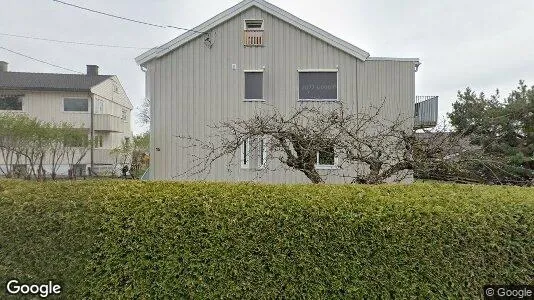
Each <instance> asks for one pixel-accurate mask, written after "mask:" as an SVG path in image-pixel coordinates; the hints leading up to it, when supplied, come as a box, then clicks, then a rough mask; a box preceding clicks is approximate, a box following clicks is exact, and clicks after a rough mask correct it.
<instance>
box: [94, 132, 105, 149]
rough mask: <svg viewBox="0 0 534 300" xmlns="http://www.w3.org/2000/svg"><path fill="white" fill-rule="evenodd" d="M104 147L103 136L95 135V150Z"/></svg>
mask: <svg viewBox="0 0 534 300" xmlns="http://www.w3.org/2000/svg"><path fill="white" fill-rule="evenodd" d="M103 146H104V136H103V135H101V134H97V135H96V136H95V148H102V147H103Z"/></svg>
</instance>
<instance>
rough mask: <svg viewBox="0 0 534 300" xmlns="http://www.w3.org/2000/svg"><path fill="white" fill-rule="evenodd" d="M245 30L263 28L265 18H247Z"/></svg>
mask: <svg viewBox="0 0 534 300" xmlns="http://www.w3.org/2000/svg"><path fill="white" fill-rule="evenodd" d="M245 30H263V20H245Z"/></svg>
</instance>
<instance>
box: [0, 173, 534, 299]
mask: <svg viewBox="0 0 534 300" xmlns="http://www.w3.org/2000/svg"><path fill="white" fill-rule="evenodd" d="M533 216H534V189H532V188H519V187H502V186H491V187H490V186H475V185H447V184H438V183H432V184H413V185H378V186H359V185H351V186H348V185H259V184H223V183H168V182H167V183H164V182H149V183H147V182H135V181H79V182H46V183H34V182H23V181H0V278H1V279H4V281H5V282H7V280H8V279H11V278H18V279H20V281H26V282H28V281H29V282H38V283H39V282H44V283H46V282H47V281H48V280H53V281H55V282H61V284H62V285H63V291H64V292H63V293H62V297H64V298H67V299H80V298H87V299H164V298H172V299H176V298H196V299H205V298H207V299H212V298H232V299H233V298H238V299H251V298H252V299H272V298H446V297H448V298H477V297H479V295H480V292H481V288H482V286H483V285H486V284H510V283H515V284H534V242H533V241H534V217H533ZM5 282H2V283H1V284H2V285H3V286H4V287H5ZM4 287H3V288H1V289H0V290H2V291H1V292H0V298H4V296H5V294H1V293H5V291H3V290H4ZM60 298H61V297H60Z"/></svg>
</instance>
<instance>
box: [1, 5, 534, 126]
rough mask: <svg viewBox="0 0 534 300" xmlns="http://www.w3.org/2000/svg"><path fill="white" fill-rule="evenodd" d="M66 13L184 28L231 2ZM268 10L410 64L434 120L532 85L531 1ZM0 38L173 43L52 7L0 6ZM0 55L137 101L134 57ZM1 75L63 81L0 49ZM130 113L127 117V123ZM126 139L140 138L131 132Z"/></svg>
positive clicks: (61, 51)
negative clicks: (459, 97)
mask: <svg viewBox="0 0 534 300" xmlns="http://www.w3.org/2000/svg"><path fill="white" fill-rule="evenodd" d="M67 2H69V3H73V4H75V5H79V6H83V7H90V8H92V9H95V10H99V11H104V12H109V13H113V14H116V15H119V16H124V17H128V18H132V19H138V20H144V21H146V22H150V23H154V24H172V25H173V26H178V27H182V28H193V27H195V26H196V25H198V24H200V23H202V22H203V21H205V20H207V19H209V18H211V17H212V16H214V15H216V14H218V13H219V12H221V11H223V10H225V9H227V8H229V7H231V6H232V5H235V4H237V3H238V2H239V1H238V0H217V1H215V0H196V1H176V0H160V1H141V0H112V1H109V0H92V1H82V0H69V1H67ZM270 2H271V3H273V4H275V5H277V6H279V7H281V8H283V9H285V10H287V11H289V12H290V13H293V14H295V15H296V16H298V17H300V18H302V19H304V20H306V21H308V22H310V23H312V24H314V25H316V26H318V27H321V28H323V29H324V30H326V31H328V32H330V33H332V34H334V35H336V36H338V37H340V38H342V39H344V40H346V41H348V42H350V43H352V44H354V45H356V46H358V47H360V48H362V49H364V50H366V51H368V52H369V53H370V54H371V55H372V56H396V57H419V58H420V59H421V61H422V63H423V64H422V66H421V68H420V69H419V72H417V73H416V94H421V95H423V94H424V95H426V94H428V95H439V96H440V110H439V113H440V115H441V116H443V115H444V114H445V112H447V111H449V110H450V108H451V103H452V101H453V100H455V98H456V92H457V90H460V89H464V88H465V87H467V86H470V87H472V88H473V89H475V90H477V91H480V90H485V91H487V92H491V91H493V90H495V89H497V88H499V89H500V90H501V92H502V93H503V94H507V92H508V91H510V90H512V89H513V88H514V87H515V86H516V83H517V82H518V81H519V79H524V80H526V83H527V84H529V85H530V84H534V72H532V70H534V56H532V53H534V41H533V40H532V34H531V28H534V19H532V18H531V16H532V15H533V14H534V1H531V0H514V1H487V0H473V1H467V2H466V1H463V0H450V1H439V2H437V1H421V0H406V1H393V0H377V1H364V0H356V1H355V0H334V1H329V2H325V1H319V0H306V1H303V0H295V1H281V0H272V1H270ZM0 3H1V4H0V5H1V7H2V8H3V9H1V10H0V32H2V33H7V34H13V35H23V36H36V37H43V38H47V39H55V40H62V41H78V42H85V43H94V44H105V45H119V46H120V45H123V46H130V47H140V48H144V47H156V46H160V45H161V44H163V43H165V42H167V41H169V40H171V39H172V38H174V37H176V36H178V35H179V34H181V33H183V31H182V30H178V29H175V28H160V27H154V26H146V25H143V24H137V23H133V22H126V21H124V20H120V19H116V18H110V17H107V16H104V15H99V14H95V13H91V12H88V11H83V10H80V9H76V8H73V7H68V6H66V5H62V4H59V3H57V2H54V1H52V0H49V1H48V0H42V1H34V0H1V1H0ZM0 46H2V47H5V48H8V49H11V50H14V51H17V52H21V53H24V54H26V55H28V56H32V57H35V58H38V59H42V60H45V61H48V62H52V63H54V64H57V65H60V66H62V67H65V68H69V69H73V70H84V68H85V65H87V64H97V65H99V66H100V68H101V72H102V73H103V74H116V75H118V76H119V79H120V80H121V82H122V84H123V86H124V87H125V89H126V91H127V93H128V95H129V97H130V99H131V101H132V102H133V105H134V107H136V108H137V107H140V106H141V103H142V101H143V99H144V97H145V93H144V74H143V72H141V70H140V69H139V67H138V66H137V65H136V64H135V62H134V57H136V56H137V55H139V54H140V53H142V52H143V50H141V49H128V48H111V47H94V46H90V45H79V44H65V43H55V42H50V41H43V40H33V39H25V38H19V37H13V36H6V35H0ZM0 60H5V61H8V62H9V63H10V70H13V71H24V72H67V71H64V70H61V69H57V68H55V67H52V66H49V65H45V64H42V63H39V62H36V61H32V60H29V59H27V58H25V57H22V56H19V55H16V54H14V53H10V52H8V51H4V50H1V49H0ZM135 114H136V112H134V113H133V116H135ZM133 129H134V131H135V132H141V131H143V130H145V129H146V127H143V126H141V125H137V124H136V125H134V128H133Z"/></svg>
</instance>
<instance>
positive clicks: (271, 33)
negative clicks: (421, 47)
mask: <svg viewBox="0 0 534 300" xmlns="http://www.w3.org/2000/svg"><path fill="white" fill-rule="evenodd" d="M244 19H263V20H264V27H265V33H264V37H265V40H264V46H263V47H243V43H242V34H243V20H244ZM214 31H215V32H216V35H215V38H214V39H213V41H214V44H213V47H212V48H211V49H210V48H208V47H206V46H205V45H204V41H203V40H202V38H197V39H195V40H192V41H190V42H189V43H187V44H185V45H183V46H181V47H180V48H178V49H176V50H175V51H173V52H171V53H169V54H167V55H165V56H163V57H161V58H158V59H155V60H152V61H151V62H149V63H147V64H146V67H147V73H146V85H147V88H146V93H147V97H149V98H150V99H151V100H152V101H151V105H152V118H151V120H152V124H151V160H152V161H151V172H150V175H151V178H152V179H166V180H170V179H195V178H196V179H209V180H223V181H238V180H262V181H267V182H308V180H307V179H306V178H305V177H304V175H302V174H301V173H299V172H295V171H293V170H282V169H281V168H278V167H277V169H278V170H277V171H269V170H267V169H269V168H270V167H268V168H267V169H265V170H261V171H256V170H253V169H252V170H246V169H241V168H240V167H239V151H237V152H236V154H235V157H234V161H235V164H234V166H235V167H233V168H232V172H231V173H228V172H227V168H226V161H224V160H219V161H218V162H216V163H215V164H214V165H213V168H212V169H211V172H210V173H209V174H200V175H197V176H194V177H184V176H178V175H180V174H182V173H183V172H184V171H185V170H187V169H188V168H190V167H192V162H191V156H192V154H198V149H195V150H192V149H185V148H184V146H185V144H184V141H183V140H181V139H179V138H177V136H179V135H192V136H194V137H196V138H200V139H203V138H207V137H208V136H209V135H210V134H212V132H210V129H209V128H208V127H207V125H209V124H215V123H217V122H219V121H222V120H228V119H234V118H247V117H250V116H252V115H253V114H254V112H255V111H258V110H264V109H269V105H274V106H276V107H277V108H278V109H279V110H281V111H290V110H291V109H294V108H295V107H297V106H298V105H306V104H302V103H300V102H298V101H297V100H298V70H299V69H338V88H339V95H338V97H339V98H340V99H341V101H342V102H343V104H344V105H345V107H347V108H349V109H351V110H352V111H354V112H357V111H358V110H359V109H365V108H367V107H369V106H371V105H375V106H378V105H379V104H380V101H381V100H382V99H384V98H386V102H387V103H386V108H385V110H384V114H386V115H395V116H396V115H397V114H398V113H399V112H405V113H406V115H407V116H413V100H414V97H415V93H414V86H415V84H414V63H413V62H398V61H368V62H362V61H361V60H358V59H357V58H355V57H354V56H351V55H349V54H347V53H345V52H343V51H341V50H339V49H337V48H335V47H333V46H331V45H330V44H328V43H326V42H324V41H322V40H319V39H317V38H315V37H313V36H311V35H310V34H308V33H305V32H303V31H301V30H299V29H297V28H296V27H294V26H292V25H290V24H288V23H286V22H284V21H282V20H280V19H277V18H275V17H273V16H272V15H270V14H268V13H266V12H263V11H262V10H260V9H258V8H256V7H252V8H250V9H248V10H246V11H244V12H243V13H241V14H240V15H238V16H236V17H234V18H232V19H230V20H228V21H227V22H225V23H223V24H221V25H220V26H218V27H216V28H215V29H214ZM232 64H236V65H237V70H233V69H232ZM264 66H265V69H264V78H263V80H264V99H265V100H266V101H265V102H243V101H242V99H243V98H244V86H243V84H244V72H243V71H244V70H250V69H261V68H263V67H264ZM324 105H336V104H335V103H325V104H324ZM412 126H413V120H412V123H411V124H408V125H407V128H409V129H410V130H411V127H412ZM156 148H158V149H159V150H160V151H156ZM272 163H273V162H272V161H269V162H268V164H272ZM271 167H272V166H271ZM339 172H344V171H339ZM338 175H339V174H338ZM329 181H342V179H340V178H339V177H334V176H332V177H329Z"/></svg>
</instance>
